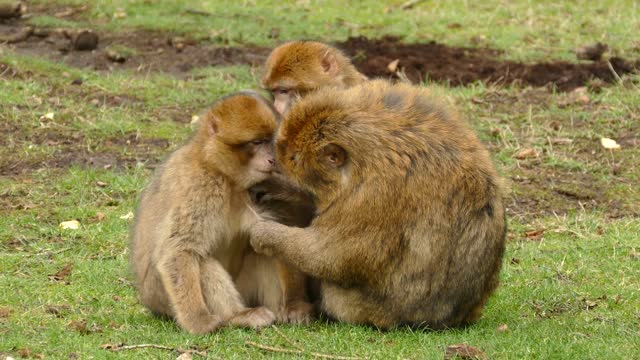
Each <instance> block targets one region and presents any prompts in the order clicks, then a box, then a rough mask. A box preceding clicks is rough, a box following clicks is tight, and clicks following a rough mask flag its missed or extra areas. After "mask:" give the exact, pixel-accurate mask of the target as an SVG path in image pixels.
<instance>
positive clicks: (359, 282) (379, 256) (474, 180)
mask: <svg viewBox="0 0 640 360" xmlns="http://www.w3.org/2000/svg"><path fill="white" fill-rule="evenodd" d="M276 153H277V159H278V162H279V165H280V168H281V170H282V171H283V173H284V175H285V176H286V177H288V178H289V179H290V180H291V181H292V182H294V183H295V184H297V185H298V186H300V187H302V188H304V189H306V190H308V191H309V192H310V193H312V194H313V196H314V198H315V199H316V205H317V216H316V217H315V218H314V220H313V222H312V223H311V226H310V227H309V228H306V229H299V228H292V227H287V226H284V225H281V224H276V223H272V222H268V221H262V222H258V223H256V224H255V225H254V226H252V228H251V244H252V246H253V247H254V248H255V249H256V251H258V252H262V253H265V254H273V255H274V256H277V257H279V258H282V259H283V260H285V261H286V262H288V263H291V264H292V265H294V266H296V267H298V268H300V269H301V270H302V271H304V272H305V273H307V274H309V275H311V276H314V277H317V278H318V279H320V280H321V281H322V296H323V302H322V307H323V310H324V311H325V312H327V313H328V314H329V315H330V316H332V317H335V318H337V319H338V320H342V321H346V322H351V323H356V324H371V325H375V326H378V327H380V328H393V327H396V326H400V325H405V324H406V325H412V326H421V327H429V328H434V329H440V328H446V327H453V326H459V325H463V324H468V323H470V322H472V321H474V320H476V319H477V317H478V316H479V315H480V312H481V309H482V307H483V306H484V304H485V302H486V300H487V298H488V297H489V295H490V294H491V293H492V292H493V290H494V289H495V287H496V286H497V283H498V273H499V270H500V267H501V262H502V255H503V252H504V246H505V232H506V222H505V212H504V204H503V200H502V192H501V188H500V180H499V176H498V174H497V172H496V170H495V168H494V166H493V164H492V162H491V159H490V157H489V154H488V152H487V151H486V149H485V148H484V146H482V144H481V143H480V141H479V140H478V138H477V137H476V136H475V135H474V134H473V132H472V131H471V130H470V129H469V128H468V126H467V125H466V123H465V122H464V121H462V120H461V119H460V118H459V115H458V114H457V112H456V111H455V110H454V109H452V108H451V107H450V106H449V105H448V104H446V103H445V102H443V101H442V100H441V99H439V98H438V97H437V96H434V95H433V94H431V93H430V92H429V90H427V89H424V88H418V87H413V86H410V85H406V84H396V85H392V84H390V83H389V82H386V81H382V80H375V81H369V82H366V83H363V84H361V85H358V86H355V87H352V88H349V89H336V88H325V89H319V90H318V91H315V92H313V93H311V94H309V95H308V96H305V97H304V98H303V99H302V100H300V101H299V102H297V103H296V104H295V105H294V106H293V107H292V108H291V109H290V110H289V112H288V113H287V114H286V116H285V118H284V120H283V123H282V125H281V126H280V127H279V130H278V133H277V135H276Z"/></svg>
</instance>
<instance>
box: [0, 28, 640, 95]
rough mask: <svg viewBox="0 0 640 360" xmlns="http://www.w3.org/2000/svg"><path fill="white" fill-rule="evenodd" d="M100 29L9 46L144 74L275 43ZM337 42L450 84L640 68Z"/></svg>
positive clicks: (564, 80) (259, 52)
mask: <svg viewBox="0 0 640 360" xmlns="http://www.w3.org/2000/svg"><path fill="white" fill-rule="evenodd" d="M25 28H26V25H25V24H24V23H23V22H22V21H20V20H17V21H14V22H11V23H5V24H0V39H3V38H4V39H8V38H10V37H12V36H14V35H15V34H17V33H20V32H23V31H24V30H25ZM99 36H100V40H99V43H98V47H97V49H96V50H93V51H76V50H74V49H73V48H72V46H71V41H70V39H69V31H64V30H59V29H58V30H54V29H37V31H34V35H31V36H29V37H27V38H26V39H24V40H21V41H18V42H16V43H13V44H10V45H9V47H10V49H12V50H13V51H15V52H16V53H19V54H27V55H32V56H44V57H47V58H50V59H53V60H55V61H62V62H65V63H67V64H69V65H71V66H75V67H81V68H90V69H94V70H99V71H111V70H115V69H134V70H136V71H138V72H140V73H145V74H146V73H149V72H159V71H161V72H168V73H172V74H174V75H177V76H188V72H189V71H190V70H192V69H194V68H199V67H205V66H221V65H237V64H248V65H251V66H260V65H261V64H262V63H263V62H264V60H265V58H266V56H267V55H268V54H269V51H270V49H269V48H265V47H258V46H243V47H228V46H216V45H213V44H211V43H207V42H198V41H194V40H190V39H186V38H181V37H176V36H173V35H171V34H163V33H153V32H142V31H137V32H123V33H101V34H99ZM0 43H1V41H0ZM334 45H336V46H337V47H338V48H340V49H342V50H344V52H345V53H347V54H348V55H349V56H351V57H352V58H353V60H354V63H355V65H356V67H357V68H358V69H359V70H360V71H361V72H363V73H364V74H366V75H367V76H370V77H392V78H393V77H397V76H398V73H397V71H400V72H402V73H403V74H404V75H406V77H407V78H408V79H409V80H411V81H412V82H415V83H419V82H422V81H424V80H426V79H429V80H431V81H436V82H441V83H448V84H450V85H452V86H464V85H466V84H469V83H473V82H476V81H483V82H486V83H492V84H493V83H495V84H505V85H510V84H518V85H522V86H527V85H530V86H536V87H539V86H552V85H553V86H555V87H556V88H557V89H558V90H560V91H570V90H573V89H575V88H577V87H580V86H585V85H588V84H589V83H590V82H592V81H593V80H596V81H599V82H604V83H612V82H614V81H616V76H615V75H614V71H615V73H616V74H617V75H618V76H623V75H625V74H629V73H634V72H637V71H638V69H640V60H635V61H630V60H625V59H622V58H619V57H612V58H610V59H609V60H608V61H609V63H607V60H602V61H598V62H590V61H589V62H576V63H570V62H566V61H546V62H540V63H531V64H526V63H520V62H515V61H509V60H502V59H501V58H500V55H501V54H502V52H501V51H498V50H495V49H490V48H465V47H449V46H446V45H444V44H439V43H436V42H434V41H432V42H428V43H422V44H405V43H402V42H401V40H400V39H399V38H397V37H392V36H386V37H383V38H381V39H376V40H370V39H367V38H364V37H355V38H349V39H347V40H346V41H344V42H337V43H335V44H334ZM118 48H119V49H120V50H118ZM113 49H116V50H115V52H116V53H119V54H120V55H122V58H121V59H119V60H118V61H114V60H110V59H109V58H108V57H107V53H108V52H109V51H111V52H113V51H114V50H113ZM122 49H125V50H122ZM395 60H398V63H397V71H394V72H392V71H390V70H389V64H390V63H392V62H393V61H395ZM609 64H610V65H611V67H612V68H613V71H612V70H611V68H610V67H609ZM0 70H1V69H0Z"/></svg>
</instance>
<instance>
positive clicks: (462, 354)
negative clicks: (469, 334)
mask: <svg viewBox="0 0 640 360" xmlns="http://www.w3.org/2000/svg"><path fill="white" fill-rule="evenodd" d="M444 358H445V359H446V360H449V359H454V358H460V359H486V358H487V355H485V353H484V351H482V350H480V349H478V348H475V347H473V346H469V345H466V344H458V345H449V346H447V349H446V350H445V351H444Z"/></svg>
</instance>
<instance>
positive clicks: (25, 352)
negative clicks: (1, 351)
mask: <svg viewBox="0 0 640 360" xmlns="http://www.w3.org/2000/svg"><path fill="white" fill-rule="evenodd" d="M18 356H20V357H21V358H28V357H29V356H31V349H29V348H22V349H18Z"/></svg>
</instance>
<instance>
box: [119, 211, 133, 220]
mask: <svg viewBox="0 0 640 360" xmlns="http://www.w3.org/2000/svg"><path fill="white" fill-rule="evenodd" d="M120 219H122V220H131V219H133V212H131V211H129V212H128V213H126V214H124V215H122V216H120Z"/></svg>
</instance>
